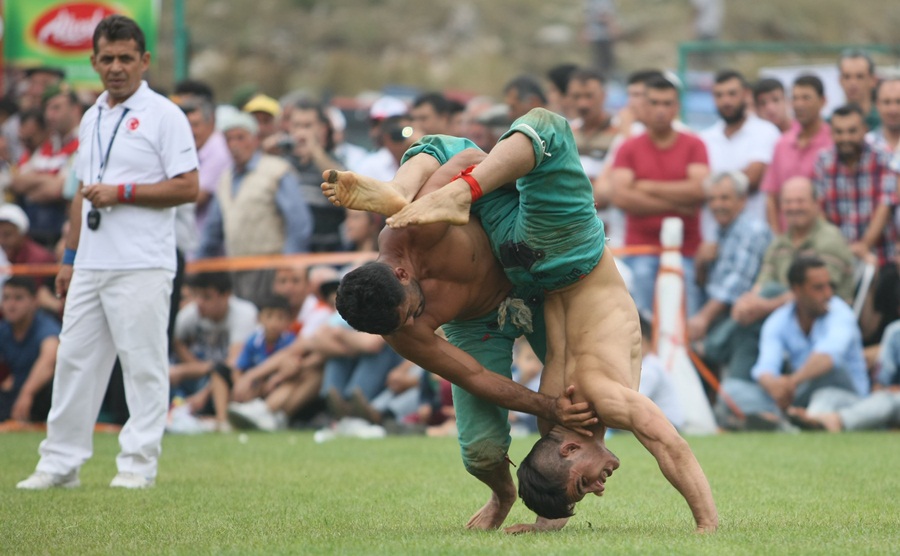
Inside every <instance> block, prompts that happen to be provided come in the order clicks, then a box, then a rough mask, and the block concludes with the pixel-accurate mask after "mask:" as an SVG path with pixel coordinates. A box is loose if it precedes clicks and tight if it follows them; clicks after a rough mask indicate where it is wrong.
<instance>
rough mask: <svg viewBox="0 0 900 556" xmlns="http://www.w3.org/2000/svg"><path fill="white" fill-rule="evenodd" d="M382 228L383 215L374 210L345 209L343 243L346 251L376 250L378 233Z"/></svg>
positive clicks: (362, 251)
mask: <svg viewBox="0 0 900 556" xmlns="http://www.w3.org/2000/svg"><path fill="white" fill-rule="evenodd" d="M382 228H384V217H383V216H381V215H380V214H376V213H374V212H368V211H364V210H353V209H347V216H346V218H345V219H344V240H345V241H344V245H345V247H346V250H347V251H358V252H361V253H376V252H378V234H380V233H381V230H382Z"/></svg>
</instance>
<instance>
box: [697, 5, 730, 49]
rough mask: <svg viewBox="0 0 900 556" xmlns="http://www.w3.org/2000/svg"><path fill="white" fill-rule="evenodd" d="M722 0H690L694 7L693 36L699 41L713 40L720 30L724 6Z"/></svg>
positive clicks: (717, 36)
mask: <svg viewBox="0 0 900 556" xmlns="http://www.w3.org/2000/svg"><path fill="white" fill-rule="evenodd" d="M723 4H724V2H723V1H722V0H691V6H693V8H694V37H696V39H697V40H699V41H714V40H716V39H718V38H719V33H721V32H722V19H723V18H724V16H725V6H724V5H723Z"/></svg>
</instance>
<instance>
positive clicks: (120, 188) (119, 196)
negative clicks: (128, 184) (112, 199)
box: [116, 183, 125, 203]
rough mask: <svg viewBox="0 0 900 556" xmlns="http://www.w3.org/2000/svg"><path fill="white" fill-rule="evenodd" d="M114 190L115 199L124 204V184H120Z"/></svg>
mask: <svg viewBox="0 0 900 556" xmlns="http://www.w3.org/2000/svg"><path fill="white" fill-rule="evenodd" d="M116 189H117V192H116V198H117V199H118V200H119V202H120V203H124V202H125V184H124V183H120V184H119V185H118V187H117V188H116Z"/></svg>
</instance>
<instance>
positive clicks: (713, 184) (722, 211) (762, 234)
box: [687, 170, 772, 342]
mask: <svg viewBox="0 0 900 556" xmlns="http://www.w3.org/2000/svg"><path fill="white" fill-rule="evenodd" d="M705 185H706V196H707V197H706V198H707V205H708V206H709V209H710V212H711V213H712V216H713V218H714V219H715V221H716V225H717V226H718V228H717V230H716V234H715V237H717V238H718V240H717V242H716V243H715V244H712V245H709V244H705V245H704V246H703V248H701V251H713V252H714V253H711V254H710V255H709V256H704V257H701V255H700V254H699V253H698V255H697V261H696V265H697V275H698V276H702V277H703V279H702V280H700V282H702V285H703V286H704V293H705V294H706V302H705V303H704V304H703V306H702V307H701V308H700V310H699V311H697V313H696V314H695V315H694V316H692V317H691V318H690V319H688V321H687V331H688V339H689V340H690V341H692V342H695V341H700V340H703V339H704V338H706V337H707V333H709V334H710V336H712V337H713V338H714V337H716V334H714V333H713V332H712V331H711V329H714V328H715V325H717V324H719V323H722V322H724V317H726V316H727V315H728V312H729V310H730V309H731V306H732V305H733V304H734V302H735V301H737V299H738V298H739V297H740V296H741V295H743V294H744V293H745V292H747V291H749V290H750V288H751V287H752V286H753V281H754V280H755V279H756V275H757V273H758V272H759V269H760V266H761V265H762V260H763V255H764V254H765V252H766V248H767V247H768V246H769V242H770V241H772V232H771V231H770V230H769V226H768V225H766V223H765V222H763V221H762V220H759V219H757V218H754V217H753V216H751V215H750V214H748V213H747V209H746V205H747V191H748V190H749V184H748V180H747V177H746V176H745V175H744V174H743V173H742V172H740V171H737V170H733V171H731V172H724V173H720V174H716V175H715V176H713V177H712V179H710V180H707V181H706V182H705Z"/></svg>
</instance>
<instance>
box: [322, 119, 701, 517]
mask: <svg viewBox="0 0 900 556" xmlns="http://www.w3.org/2000/svg"><path fill="white" fill-rule="evenodd" d="M469 145H471V143H468V142H467V141H465V140H459V139H455V138H450V137H445V136H431V137H427V138H424V139H423V140H422V141H420V142H419V143H418V144H417V145H416V146H414V147H413V148H412V149H410V151H409V152H407V155H406V157H407V162H406V164H405V165H404V166H401V172H398V175H397V176H396V178H395V180H394V182H391V183H383V182H377V181H375V180H367V179H365V178H361V177H359V176H354V175H348V174H342V175H331V176H328V177H329V178H332V179H329V181H330V182H332V183H326V184H323V191H324V192H325V194H326V196H329V197H330V198H331V199H332V202H336V203H337V204H341V205H343V206H350V207H352V208H357V209H360V208H362V209H370V210H374V211H378V212H382V214H392V213H393V216H391V217H390V218H389V219H388V223H389V225H391V227H392V228H395V229H400V230H402V229H404V228H405V227H407V226H409V225H423V224H430V223H434V222H450V223H452V224H458V225H462V224H466V223H468V222H469V210H470V209H473V210H474V213H473V214H475V215H476V216H479V217H480V218H481V220H482V225H483V226H484V228H485V231H487V232H488V236H489V238H490V239H491V247H492V250H493V251H494V255H495V256H496V257H497V258H498V259H499V260H500V261H501V264H503V266H504V268H505V271H506V273H507V276H509V277H510V279H511V281H512V282H513V283H514V284H521V285H522V286H521V287H537V288H541V289H544V290H545V291H548V292H549V293H548V294H547V296H546V299H545V304H544V316H545V320H546V324H547V326H546V330H547V356H546V359H545V363H546V366H545V370H544V374H543V378H542V384H541V389H542V391H544V392H546V393H550V392H555V393H562V392H563V390H564V385H566V384H573V385H574V386H575V388H576V390H575V396H576V397H579V398H583V399H584V400H586V401H587V402H588V403H589V404H590V405H591V406H592V408H593V409H594V410H595V411H596V412H597V414H598V416H599V418H600V423H598V424H596V425H595V426H594V427H592V428H593V430H594V432H595V435H594V438H593V439H590V440H589V441H588V440H586V439H582V438H580V437H579V435H578V434H576V433H575V432H573V431H570V430H567V429H565V428H563V427H555V428H553V429H552V430H549V431H548V429H549V425H547V424H546V423H544V424H543V431H544V432H546V433H548V438H549V439H550V441H549V442H545V444H553V443H554V442H555V443H556V444H555V445H556V448H555V449H556V451H557V454H558V456H559V458H562V459H563V460H565V461H563V462H560V464H559V465H558V466H557V467H558V468H560V469H563V472H562V476H561V477H560V481H559V484H558V485H557V486H558V487H559V489H560V490H561V495H562V496H563V497H565V498H566V504H565V506H566V509H567V512H566V513H556V514H555V515H554V514H551V513H547V512H544V511H543V510H538V512H537V513H539V515H541V516H544V517H546V518H562V517H566V516H568V515H571V509H570V507H571V505H573V504H574V503H575V502H576V501H578V500H580V499H581V498H582V497H583V496H584V495H585V494H586V492H602V490H603V483H604V482H605V481H606V478H607V477H608V476H609V474H611V473H612V471H613V470H614V469H615V468H617V467H618V460H617V459H616V458H615V456H613V455H612V454H611V453H610V452H609V451H608V450H607V449H606V448H605V446H604V445H603V441H602V438H603V432H604V430H605V427H606V426H611V427H615V428H621V429H626V430H630V431H633V432H634V434H635V435H636V436H637V437H638V439H639V440H640V441H641V442H642V443H643V444H644V446H645V447H646V448H647V449H648V450H649V451H650V452H651V453H652V454H653V455H654V456H655V457H656V459H657V461H658V462H659V465H660V467H661V469H662V470H663V473H664V474H665V476H666V477H667V478H668V479H669V481H670V482H671V483H672V484H673V485H674V486H675V487H676V488H677V489H678V490H679V492H681V493H682V495H683V496H684V497H685V499H686V500H687V502H688V504H689V506H690V507H691V510H692V512H693V514H694V519H695V521H696V523H697V530H698V531H712V530H715V529H716V527H717V526H718V515H717V512H716V509H715V503H714V501H713V499H712V493H711V491H710V488H709V484H708V482H707V480H706V477H705V476H704V474H703V471H702V469H700V465H699V464H698V463H697V460H696V459H695V458H694V455H693V454H692V453H691V450H690V447H689V446H688V445H687V443H686V442H685V441H684V439H682V438H681V437H680V436H679V435H678V432H677V431H676V430H675V428H674V427H673V426H672V425H671V424H670V423H669V421H668V420H667V419H666V417H665V415H664V414H663V413H662V411H660V410H659V408H658V407H656V405H654V404H653V403H652V402H651V401H650V400H649V399H648V398H646V397H645V396H643V395H641V394H639V393H638V391H637V386H638V383H639V380H640V361H641V343H640V342H641V335H640V326H639V323H638V315H637V311H636V310H635V306H634V303H633V301H632V300H631V298H630V296H629V295H628V291H627V290H626V288H625V284H624V283H623V282H622V279H621V277H620V276H619V274H618V272H617V271H616V269H615V265H614V263H613V260H612V255H610V254H605V253H603V247H604V237H603V227H602V224H601V223H600V221H599V220H598V219H597V217H596V213H595V211H594V209H593V196H592V191H591V184H590V180H588V178H587V176H586V175H585V174H584V171H583V170H582V169H581V165H580V162H579V160H578V153H577V150H576V149H575V146H574V138H573V136H572V132H571V130H570V129H569V127H568V124H567V123H566V122H565V120H564V119H563V118H561V117H560V116H557V115H555V114H552V113H551V112H548V111H546V110H543V109H535V110H532V111H530V112H529V113H528V114H526V115H525V116H524V117H522V118H520V119H519V120H517V121H516V122H514V123H513V126H512V128H511V129H510V131H508V132H507V133H506V134H505V135H504V137H503V138H502V139H501V141H500V142H499V143H498V144H497V146H495V147H494V149H492V151H491V153H490V154H489V155H488V156H487V157H486V158H485V159H484V160H483V161H482V162H481V163H480V164H478V165H477V166H475V167H469V168H467V169H466V170H464V171H463V172H462V173H461V174H460V175H459V176H457V178H455V179H454V180H453V181H452V182H450V184H448V185H447V186H445V187H443V188H441V189H439V190H437V191H435V192H432V193H429V194H427V195H424V196H422V197H421V199H419V200H417V201H416V202H413V203H409V204H407V199H408V198H411V196H412V195H411V193H410V192H414V191H417V190H418V189H419V187H420V185H421V184H422V183H423V182H424V181H425V178H427V177H428V176H429V175H431V173H433V172H434V171H435V170H437V168H438V167H439V166H440V165H441V164H442V163H444V162H446V161H447V160H448V159H449V158H450V155H452V154H455V153H456V152H459V151H461V150H462V149H463V148H465V147H466V146H469ZM422 155H425V156H422ZM326 175H327V174H326ZM514 181H515V182H516V189H517V190H518V195H516V194H515V193H511V194H504V193H508V192H507V191H506V190H500V191H498V192H497V194H495V195H492V196H490V198H488V197H486V198H485V201H484V202H482V203H477V204H474V205H473V201H474V200H477V199H478V198H479V197H480V196H481V194H482V191H484V192H487V193H490V192H493V191H495V190H497V189H498V188H500V186H501V185H503V184H506V183H512V182H514ZM545 183H546V184H552V187H550V186H547V187H542V185H543V184H545ZM400 207H402V208H400ZM398 208H399V210H398ZM417 230H418V231H419V232H421V229H420V228H417ZM352 274H353V273H351V274H348V275H347V277H345V282H344V284H342V289H343V288H344V287H345V286H346V285H348V284H351V283H352V281H353V279H351V276H352ZM397 278H398V279H399V281H400V284H401V285H402V286H403V288H402V289H401V291H400V294H399V296H398V298H399V299H398V300H397V301H396V302H395V303H394V306H393V307H390V305H389V306H388V308H387V309H386V311H385V312H386V314H391V313H393V314H394V318H395V319H396V318H398V315H397V313H399V318H400V319H405V318H408V315H410V314H412V312H413V309H412V308H414V307H416V306H419V307H421V305H417V304H420V303H421V296H420V295H418V294H417V293H416V289H415V283H414V282H412V281H408V280H407V281H405V282H404V281H403V279H402V278H401V277H399V276H398V277H397ZM360 282H361V284H360V285H359V286H358V287H359V289H360V290H362V289H363V288H365V287H366V286H368V288H369V290H370V291H369V295H370V296H372V297H381V296H382V295H383V294H380V293H375V292H372V291H371V290H372V288H373V286H372V284H371V282H368V283H367V282H366V281H365V279H361V280H360ZM389 304H390V302H389ZM340 308H341V307H340V305H339V309H340ZM367 309H368V310H369V311H374V308H373V307H371V306H368V307H367ZM597 315H603V316H604V318H603V319H598V318H597ZM347 320H348V322H351V324H353V323H352V321H351V319H349V318H348V319H347ZM623 339H624V340H625V341H623ZM426 368H427V367H426ZM542 442H543V441H542ZM541 474H543V475H544V476H545V477H544V478H543V479H542V480H543V481H544V482H549V480H548V479H547V478H546V474H548V473H547V472H543V471H542V472H541ZM519 476H520V479H522V478H523V477H522V473H521V472H520V474H519ZM526 490H527V489H526ZM520 493H521V494H525V491H523V490H522V489H521V488H520ZM526 504H529V505H530V506H532V509H534V507H535V506H534V505H533V504H532V503H531V502H530V501H529V499H528V497H526ZM564 523H565V522H564V521H563V522H560V521H549V520H546V519H543V518H540V517H539V519H538V522H537V523H535V524H534V525H525V526H517V527H516V528H514V529H513V531H514V532H515V531H523V530H539V529H551V528H559V527H561V526H562V525H563V524H564Z"/></svg>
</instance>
